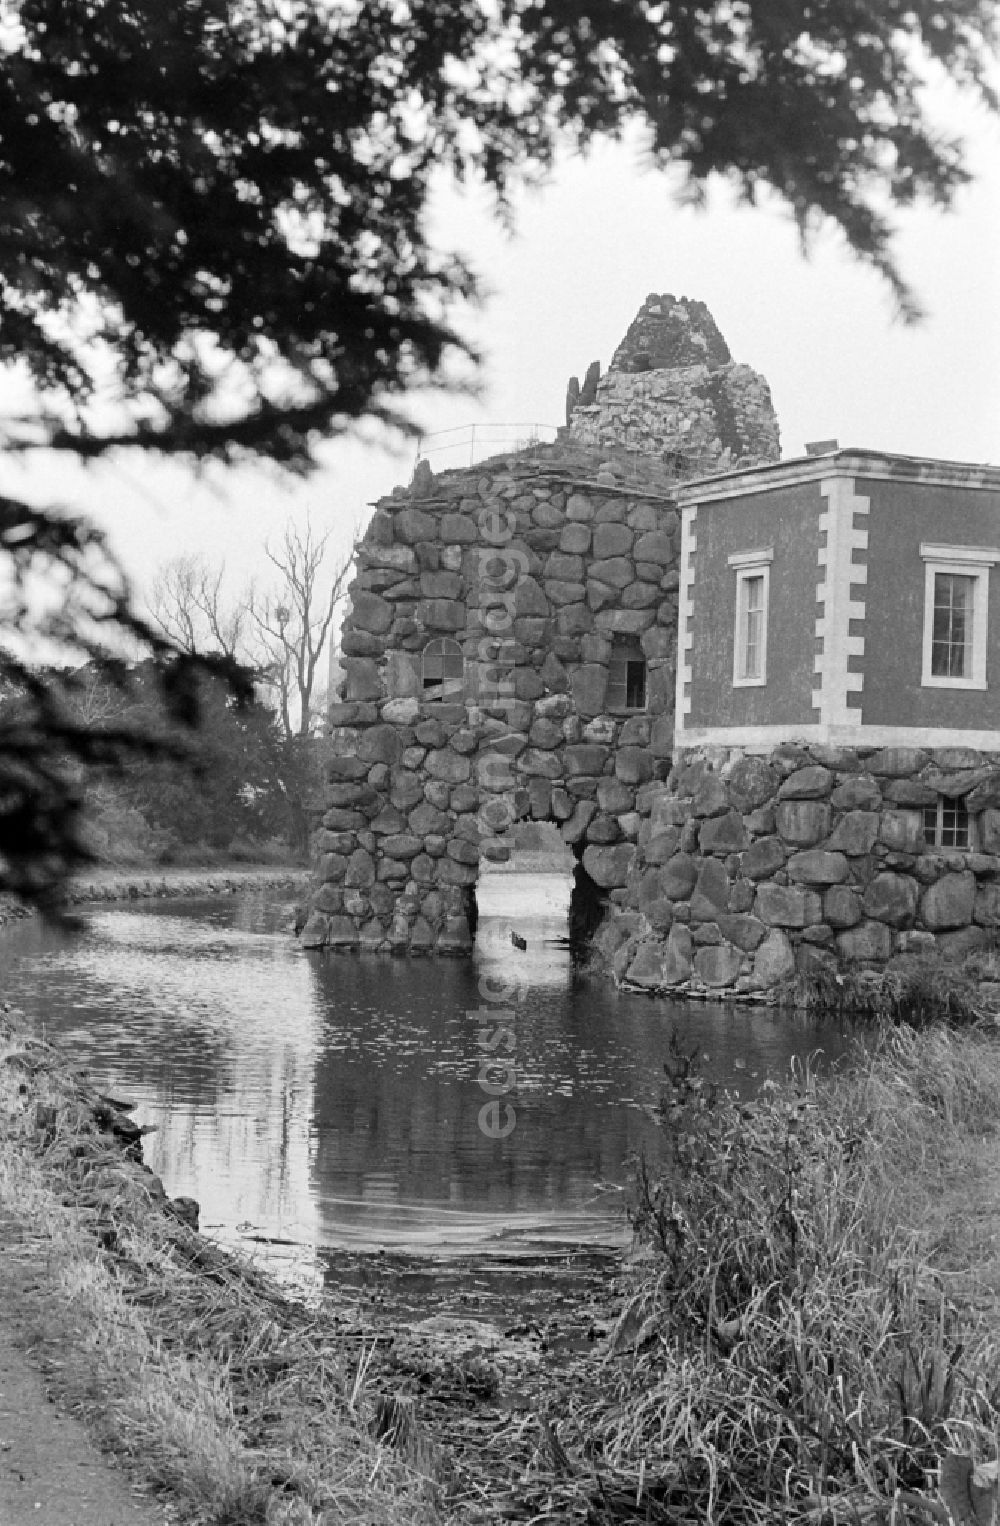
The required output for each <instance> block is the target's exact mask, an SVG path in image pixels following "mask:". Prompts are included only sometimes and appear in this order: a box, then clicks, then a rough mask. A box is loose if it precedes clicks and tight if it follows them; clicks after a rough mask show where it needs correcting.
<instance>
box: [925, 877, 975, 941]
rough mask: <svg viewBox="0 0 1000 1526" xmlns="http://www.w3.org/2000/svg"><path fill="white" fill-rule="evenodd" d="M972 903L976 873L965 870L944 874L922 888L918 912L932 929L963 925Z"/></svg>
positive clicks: (973, 902)
mask: <svg viewBox="0 0 1000 1526" xmlns="http://www.w3.org/2000/svg"><path fill="white" fill-rule="evenodd" d="M975 904H976V877H975V875H974V874H970V873H969V872H968V871H965V872H964V873H957V874H954V873H953V874H944V875H942V876H941V878H940V879H939V880H938V881H937V882H936V884H933V885H931V886H930V887H929V888H928V889H927V890H925V891H924V895H923V899H922V900H921V902H920V915H921V918H922V920H923V922H924V925H925V926H926V927H929V928H930V929H931V931H932V932H944V931H946V930H949V929H951V928H955V927H967V926H968V925H969V923H970V922H971V921H972V913H973V910H974V908H975Z"/></svg>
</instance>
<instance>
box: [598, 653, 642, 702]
mask: <svg viewBox="0 0 1000 1526" xmlns="http://www.w3.org/2000/svg"><path fill="white" fill-rule="evenodd" d="M607 706H608V709H609V710H645V708H646V659H645V657H644V655H643V651H642V644H641V642H640V641H639V638H638V636H617V637H616V638H615V642H614V645H613V646H612V648H611V661H610V663H609V665H608V692H607Z"/></svg>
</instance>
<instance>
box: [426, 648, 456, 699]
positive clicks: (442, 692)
mask: <svg viewBox="0 0 1000 1526" xmlns="http://www.w3.org/2000/svg"><path fill="white" fill-rule="evenodd" d="M423 677H424V698H425V699H452V700H454V699H461V698H462V697H463V693H464V690H465V658H464V657H463V656H462V648H461V647H460V646H459V644H458V642H457V641H452V639H451V637H450V636H435V637H434V639H433V641H428V643H427V645H426V646H425V647H424V663H423Z"/></svg>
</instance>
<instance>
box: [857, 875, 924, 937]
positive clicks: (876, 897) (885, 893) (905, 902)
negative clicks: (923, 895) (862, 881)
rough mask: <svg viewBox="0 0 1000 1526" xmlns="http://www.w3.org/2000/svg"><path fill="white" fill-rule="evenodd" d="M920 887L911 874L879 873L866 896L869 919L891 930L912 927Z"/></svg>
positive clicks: (864, 908) (866, 914)
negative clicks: (891, 928)
mask: <svg viewBox="0 0 1000 1526" xmlns="http://www.w3.org/2000/svg"><path fill="white" fill-rule="evenodd" d="M919 896H920V887H919V885H918V884H917V882H916V880H915V879H912V878H911V877H910V875H908V874H894V873H892V872H891V871H890V872H888V873H883V874H876V876H875V878H874V879H873V880H872V882H871V884H870V885H869V886H868V887H867V889H866V890H865V893H864V896H863V897H862V902H861V904H862V907H863V910H864V913H865V916H867V917H871V918H872V919H873V920H874V921H876V922H886V923H888V925H889V926H890V927H909V926H910V925H911V923H912V922H913V919H914V917H915V915H916V911H917V902H918V900H919Z"/></svg>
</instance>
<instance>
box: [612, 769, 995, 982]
mask: <svg viewBox="0 0 1000 1526" xmlns="http://www.w3.org/2000/svg"><path fill="white" fill-rule="evenodd" d="M942 796H944V797H946V798H948V799H950V800H955V801H960V802H961V803H962V804H961V810H962V811H963V812H964V816H965V819H966V820H971V819H975V820H976V821H977V823H978V829H977V830H978V840H977V842H976V843H975V845H972V844H970V845H968V846H967V847H965V848H964V849H958V848H951V849H948V848H941V847H935V846H932V845H930V844H928V842H927V825H928V822H927V817H926V815H925V813H926V812H928V811H935V810H936V808H937V802H938V801H939V799H940V798H941V797H942ZM618 900H619V902H620V903H621V905H622V908H623V909H622V911H621V914H620V915H617V916H615V917H614V918H612V919H611V921H609V922H608V923H607V924H606V926H605V928H604V929H603V931H602V934H601V942H602V946H603V948H604V951H605V953H606V954H607V955H608V957H609V958H610V959H611V961H612V963H613V967H614V971H615V974H616V976H617V977H618V978H619V979H620V980H624V981H627V982H628V983H630V984H632V985H636V986H639V987H642V988H643V989H646V990H658V989H671V988H673V989H676V988H678V987H681V988H685V989H688V990H691V989H694V990H698V989H701V990H706V989H707V990H711V991H719V990H723V989H727V990H731V991H735V992H737V993H741V992H749V991H759V990H765V989H767V988H768V987H770V986H773V985H775V984H776V983H778V982H779V981H781V980H782V979H785V978H787V977H788V976H790V975H793V974H794V973H795V972H796V971H800V972H805V973H809V972H811V971H814V970H815V969H817V967H825V968H828V969H832V970H836V969H838V968H841V967H844V966H850V965H858V964H862V965H872V966H886V965H889V966H890V967H892V965H893V963H894V962H898V961H900V960H901V959H903V960H905V958H906V957H907V956H910V955H913V954H915V953H927V952H928V951H933V950H938V951H939V952H941V953H943V954H945V955H949V956H952V957H958V956H962V955H965V954H967V953H969V952H971V951H974V950H977V949H982V948H986V947H989V946H992V945H993V944H994V943H995V941H996V937H997V929H998V928H1000V753H993V754H984V753H982V752H979V751H977V750H973V749H969V748H963V747H957V748H941V749H937V750H935V751H927V750H922V749H919V748H912V747H890V748H866V749H856V748H848V747H840V748H838V747H831V746H823V745H822V744H819V743H813V744H810V745H809V746H808V748H807V747H804V746H795V745H794V744H791V743H786V744H784V745H782V746H779V747H777V748H776V749H774V750H773V751H772V752H770V753H769V754H768V755H760V756H753V755H747V754H745V753H742V752H740V751H738V750H733V751H731V752H729V753H728V754H725V753H720V752H718V751H715V752H714V753H713V752H711V751H707V750H706V751H705V752H703V753H702V754H701V755H699V754H698V753H696V752H689V753H686V754H684V756H683V757H682V759H681V760H680V762H679V763H678V764H677V766H676V767H675V768H674V769H673V771H672V773H671V777H670V779H669V781H668V784H667V786H666V787H664V788H660V789H659V790H658V791H657V792H656V795H655V797H654V798H653V799H652V801H651V802H650V812H649V817H648V820H647V821H645V822H644V823H643V825H642V827H641V829H640V832H639V837H638V842H637V853H636V858H635V862H634V864H633V868H632V872H631V874H630V876H629V882H628V885H627V887H626V889H625V891H624V893H623V894H621V895H620V896H619V897H618Z"/></svg>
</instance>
